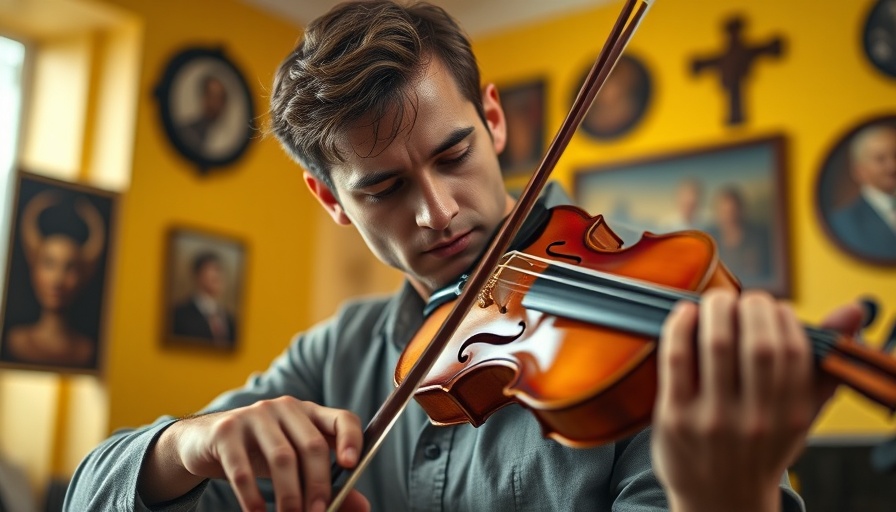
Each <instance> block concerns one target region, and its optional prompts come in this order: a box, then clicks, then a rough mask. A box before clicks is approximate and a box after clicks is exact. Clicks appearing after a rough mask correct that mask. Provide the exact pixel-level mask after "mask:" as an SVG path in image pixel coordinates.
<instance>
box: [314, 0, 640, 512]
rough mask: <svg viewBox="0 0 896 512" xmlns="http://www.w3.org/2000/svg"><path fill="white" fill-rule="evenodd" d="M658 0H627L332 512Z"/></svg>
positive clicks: (367, 432)
mask: <svg viewBox="0 0 896 512" xmlns="http://www.w3.org/2000/svg"><path fill="white" fill-rule="evenodd" d="M653 1H654V0H626V2H625V5H624V6H623V8H622V11H621V12H620V13H619V16H618V18H617V19H616V23H615V24H614V26H613V29H612V30H611V32H610V35H609V37H608V38H607V41H606V42H605V43H604V46H603V48H602V49H601V51H600V54H599V55H598V57H597V60H596V61H595V62H594V65H593V66H592V67H591V71H589V72H588V76H587V77H586V78H585V82H584V83H583V84H582V87H581V88H580V89H579V93H578V95H577V96H576V99H575V102H573V106H572V108H571V109H570V111H569V113H568V114H567V116H566V119H564V120H563V124H562V125H561V126H560V130H559V131H558V132H557V135H555V136H554V140H553V141H551V144H550V146H549V147H548V151H547V153H546V154H545V156H544V158H543V159H542V161H541V164H539V166H538V169H537V170H536V171H535V173H534V174H533V175H532V177H531V178H530V179H529V183H528V184H527V185H526V188H525V189H524V190H523V192H522V194H521V195H520V198H519V199H518V200H517V202H516V205H515V206H514V207H513V210H511V212H510V215H509V216H508V217H507V220H506V221H505V222H504V225H503V226H502V227H501V229H500V230H499V231H498V233H497V234H496V235H495V237H494V238H493V239H492V243H491V244H490V245H489V247H488V249H487V250H486V251H485V254H484V255H483V257H482V259H481V260H480V261H479V264H478V265H477V266H476V268H475V270H473V272H472V273H471V274H470V277H469V278H468V279H467V282H466V284H465V285H464V289H463V292H462V293H461V294H460V296H459V297H458V298H457V300H456V301H455V303H454V307H453V308H452V309H451V312H450V313H449V314H448V317H447V318H446V319H445V321H444V323H443V324H442V326H441V327H440V328H439V330H438V332H436V334H435V336H434V337H433V339H432V341H431V342H430V343H429V346H428V347H427V348H426V349H425V350H424V351H423V352H422V353H421V355H420V358H419V359H418V360H417V362H416V363H415V364H414V366H413V367H412V368H411V370H410V371H409V372H408V374H407V376H406V377H405V379H404V380H403V381H402V382H401V383H400V384H399V385H398V386H397V387H396V388H395V389H394V390H393V391H392V394H390V395H389V397H387V398H386V401H385V402H383V404H382V405H381V406H380V408H379V410H378V411H377V412H376V414H375V415H374V416H373V418H372V419H371V420H370V422H369V423H368V424H367V427H366V428H365V429H364V445H363V447H362V450H361V454H360V459H359V461H358V464H357V465H356V466H355V467H354V468H353V469H352V470H345V469H344V468H342V467H341V466H339V465H337V464H336V463H334V464H333V471H332V480H333V483H334V484H336V483H337V481H338V480H340V479H341V477H342V474H343V473H344V472H346V471H347V472H348V476H347V477H346V478H345V481H344V483H343V484H342V485H341V486H340V489H339V492H338V493H337V494H336V496H335V497H334V498H333V501H332V502H331V503H330V506H329V508H328V509H327V511H328V512H335V511H336V510H337V509H338V508H339V506H340V505H342V503H343V501H345V498H346V497H347V496H348V493H349V491H351V490H352V488H354V486H355V484H356V483H357V480H358V478H360V476H361V473H363V471H364V470H365V469H366V468H367V466H368V465H369V464H370V461H371V460H372V459H373V456H374V455H375V454H376V452H377V450H379V448H380V445H382V442H383V440H384V439H385V437H386V435H387V434H388V433H389V431H390V430H391V429H392V426H393V425H394V424H395V421H397V420H398V417H399V416H400V415H401V413H402V412H403V411H404V410H405V408H406V407H407V405H408V403H410V401H411V398H413V396H414V393H415V392H416V391H417V388H418V387H419V386H420V383H421V382H422V381H423V379H424V378H425V377H426V376H427V375H428V374H429V372H430V370H431V369H432V366H433V365H434V364H435V362H436V360H437V359H438V357H439V354H441V352H442V351H443V350H444V348H445V347H446V346H447V344H448V341H449V340H450V339H451V336H452V334H453V333H454V332H455V331H456V330H457V328H458V326H459V325H460V323H461V322H462V321H463V319H464V317H465V316H466V315H467V313H468V312H469V310H470V308H471V307H472V306H473V303H474V302H475V301H476V298H477V296H478V295H479V292H480V291H481V289H482V288H483V286H485V284H486V283H487V282H488V280H489V278H490V277H491V275H492V272H493V269H494V267H495V266H496V265H497V264H498V260H500V258H501V256H503V254H504V253H505V252H506V251H507V248H508V247H509V246H510V243H511V241H512V240H513V237H514V235H515V234H516V232H517V231H519V229H520V226H522V224H523V221H524V220H525V219H526V216H527V215H529V212H531V211H532V208H533V206H534V205H535V201H536V199H537V198H538V194H539V193H540V192H541V189H542V188H544V185H545V184H546V183H547V180H548V177H549V176H550V174H551V172H552V171H553V170H554V166H556V165H557V161H558V160H559V159H560V156H561V155H562V154H563V151H564V150H565V149H566V146H567V145H568V144H569V141H570V140H571V139H572V136H573V135H574V134H575V131H576V129H578V127H579V125H580V124H581V122H582V119H583V118H584V117H585V113H586V112H587V111H588V108H589V107H590V106H591V104H592V103H593V102H594V98H595V96H597V93H598V92H599V91H600V88H601V87H602V86H603V84H604V82H606V80H607V77H608V76H609V75H610V72H611V71H613V67H614V66H615V65H616V62H617V61H618V60H619V57H620V55H622V52H623V50H625V47H626V46H627V45H628V42H629V41H630V40H631V38H632V36H633V35H634V33H635V30H636V29H637V28H638V25H639V24H640V23H641V20H642V19H643V17H644V15H645V14H647V11H648V9H649V8H650V5H651V3H652V2H653Z"/></svg>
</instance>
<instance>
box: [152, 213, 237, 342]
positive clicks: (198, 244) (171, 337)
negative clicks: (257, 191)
mask: <svg viewBox="0 0 896 512" xmlns="http://www.w3.org/2000/svg"><path fill="white" fill-rule="evenodd" d="M245 268H246V248H245V245H244V244H243V242H241V241H240V240H238V239H236V238H233V237H230V236H225V235H220V234H216V233H211V232H207V231H204V230H197V229H191V228H174V229H172V230H170V231H169V234H168V265H167V270H166V274H167V275H166V281H167V288H166V293H165V304H164V311H165V335H164V341H165V342H166V343H167V344H170V345H190V346H198V347H207V348H211V349H218V350H223V351H231V350H234V349H235V348H236V347H237V345H238V343H239V341H240V329H241V325H242V322H241V321H242V310H241V305H242V295H243V287H244V278H245Z"/></svg>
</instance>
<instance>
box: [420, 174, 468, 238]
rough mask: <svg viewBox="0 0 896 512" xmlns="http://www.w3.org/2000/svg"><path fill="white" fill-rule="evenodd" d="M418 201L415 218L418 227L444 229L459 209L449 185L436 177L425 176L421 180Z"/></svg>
mask: <svg viewBox="0 0 896 512" xmlns="http://www.w3.org/2000/svg"><path fill="white" fill-rule="evenodd" d="M419 202H420V204H419V205H418V206H417V219H416V220H417V225H418V226H420V227H425V228H430V229H435V230H443V229H446V228H447V227H448V226H449V225H450V224H451V219H453V218H454V217H455V216H456V215H457V214H458V211H459V207H458V205H457V201H455V200H454V197H453V196H452V194H451V187H450V186H448V184H446V183H443V181H442V180H439V178H438V177H427V178H426V179H424V180H423V181H422V182H421V184H420V198H419Z"/></svg>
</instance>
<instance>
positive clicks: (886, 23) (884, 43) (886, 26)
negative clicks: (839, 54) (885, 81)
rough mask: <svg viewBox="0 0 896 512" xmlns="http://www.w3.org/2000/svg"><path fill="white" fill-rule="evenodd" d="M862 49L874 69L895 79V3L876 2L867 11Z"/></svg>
mask: <svg viewBox="0 0 896 512" xmlns="http://www.w3.org/2000/svg"><path fill="white" fill-rule="evenodd" d="M862 48H863V49H864V52H865V57H866V58H867V59H868V61H869V62H870V63H871V64H872V65H873V66H874V68H875V69H877V70H878V71H880V72H881V73H883V74H885V75H887V77H889V78H891V79H896V1H894V0H877V2H876V3H875V4H874V5H872V6H871V8H870V9H869V10H868V15H867V16H866V18H865V26H864V28H863V29H862Z"/></svg>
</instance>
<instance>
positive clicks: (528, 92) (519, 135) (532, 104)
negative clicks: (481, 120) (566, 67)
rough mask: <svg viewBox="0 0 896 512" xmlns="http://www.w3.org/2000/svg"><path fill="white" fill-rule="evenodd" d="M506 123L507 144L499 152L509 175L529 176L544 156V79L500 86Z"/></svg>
mask: <svg viewBox="0 0 896 512" xmlns="http://www.w3.org/2000/svg"><path fill="white" fill-rule="evenodd" d="M499 91H500V95H501V106H502V108H503V109H504V118H505V119H506V123H507V145H506V146H505V147H504V151H502V152H501V154H500V155H498V161H499V162H500V164H501V171H502V172H503V174H504V177H505V178H506V179H512V178H515V177H528V176H529V175H531V174H532V172H534V171H535V169H536V168H537V167H538V164H539V163H540V162H541V158H542V157H543V156H544V154H543V153H544V148H545V145H544V134H545V113H544V112H545V110H544V108H545V107H544V102H545V81H544V80H542V79H537V80H531V81H528V82H522V83H519V84H515V85H511V86H507V87H501V88H499Z"/></svg>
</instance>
